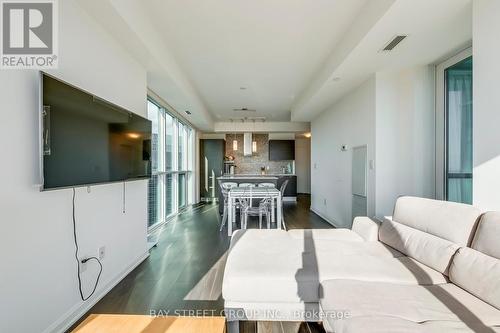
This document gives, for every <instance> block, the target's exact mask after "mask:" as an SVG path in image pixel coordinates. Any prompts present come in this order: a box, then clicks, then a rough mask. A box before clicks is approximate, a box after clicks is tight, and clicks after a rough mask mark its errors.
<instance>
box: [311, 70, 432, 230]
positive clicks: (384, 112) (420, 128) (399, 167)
mask: <svg viewBox="0 0 500 333" xmlns="http://www.w3.org/2000/svg"><path fill="white" fill-rule="evenodd" d="M434 92H435V88H434V68H433V67H432V66H418V67H414V68H408V69H405V70H401V71H394V72H379V73H376V74H375V76H374V77H373V78H371V79H370V80H368V81H367V82H365V83H364V84H362V85H361V86H360V87H358V88H357V89H355V90H353V91H352V92H351V93H350V94H348V95H346V96H345V97H343V98H342V99H341V101H340V102H339V103H337V104H335V105H334V106H333V107H331V108H330V109H329V110H327V111H325V112H323V113H322V114H321V115H320V116H319V117H318V118H316V119H315V120H314V121H313V122H312V124H311V130H312V141H311V151H312V159H311V164H312V177H311V179H312V183H311V190H312V202H311V207H312V209H313V210H314V211H315V212H317V213H318V214H320V215H322V216H323V217H325V218H326V219H328V220H330V222H332V223H333V224H335V225H338V226H350V225H351V222H352V221H351V211H352V208H351V207H352V204H351V197H352V190H351V163H352V161H351V159H352V148H353V147H355V146H359V145H367V148H368V156H367V158H368V161H370V160H372V161H373V166H374V168H373V169H372V168H370V167H369V168H368V178H367V179H368V182H367V186H368V192H367V193H368V196H367V204H368V215H369V216H380V217H381V216H384V215H392V212H393V209H394V203H395V201H396V199H397V198H398V197H399V196H401V195H414V196H421V197H428V198H434V197H435V161H434V157H435V152H434V147H435V135H434V133H435V127H434V119H435V117H434ZM342 144H346V145H347V146H348V151H346V152H341V151H340V146H341V145H342ZM369 164H370V163H369ZM325 199H326V204H325V203H324V200H325Z"/></svg>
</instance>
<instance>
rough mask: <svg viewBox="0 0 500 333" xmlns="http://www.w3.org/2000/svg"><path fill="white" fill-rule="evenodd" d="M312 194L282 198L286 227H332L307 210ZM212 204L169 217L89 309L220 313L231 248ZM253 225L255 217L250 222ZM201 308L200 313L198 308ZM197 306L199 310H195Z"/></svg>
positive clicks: (279, 327) (254, 326) (254, 328)
mask: <svg viewBox="0 0 500 333" xmlns="http://www.w3.org/2000/svg"><path fill="white" fill-rule="evenodd" d="M309 206H310V197H309V196H307V195H299V197H298V201H297V203H285V207H284V213H285V221H286V224H287V228H288V229H297V228H314V229H316V228H331V227H332V226H331V225H330V224H328V223H327V222H326V221H325V220H323V219H322V218H320V217H319V216H318V215H316V214H314V213H312V212H311V211H310V210H309ZM219 226H220V217H219V216H218V207H217V205H215V204H199V205H195V206H193V207H191V208H189V209H187V210H186V211H185V212H183V213H181V214H179V215H178V216H177V217H176V218H174V219H173V220H171V221H170V222H168V223H167V224H166V225H165V226H164V228H163V231H162V233H161V236H160V238H159V242H158V244H157V246H156V247H154V248H152V249H151V253H150V256H149V257H148V258H147V259H146V260H145V261H144V262H142V263H141V264H140V265H139V266H138V267H137V268H136V269H134V270H133V271H132V272H131V273H130V274H129V275H127V277H125V278H124V279H123V280H122V281H121V282H120V283H119V284H118V285H117V286H115V287H114V288H113V289H112V290H111V291H110V292H109V293H108V294H107V295H106V296H105V297H103V298H102V299H101V300H100V301H99V302H98V303H97V304H96V305H95V306H94V307H93V308H92V309H90V311H89V312H88V313H87V314H86V315H85V316H84V317H82V318H81V319H80V321H81V320H83V319H84V318H85V317H86V316H87V315H88V314H90V313H114V314H151V313H156V314H158V313H161V314H163V315H200V314H202V315H220V314H221V313H222V310H223V308H224V302H223V300H222V297H221V284H222V274H223V270H224V264H225V257H226V251H227V249H228V247H229V238H228V237H227V231H226V230H223V231H222V232H221V231H219ZM249 227H250V228H252V227H254V228H255V227H257V221H256V220H254V221H253V222H251V223H249ZM202 310H203V311H204V312H203V313H201V312H200V311H202ZM196 311H198V312H196ZM240 330H241V332H245V333H246V332H284V333H288V332H290V333H291V332H308V333H309V332H323V329H322V328H321V326H320V325H315V324H306V323H302V324H301V323H281V322H277V323H271V322H267V323H262V322H260V323H255V322H248V323H244V324H243V325H242V327H241V329H240Z"/></svg>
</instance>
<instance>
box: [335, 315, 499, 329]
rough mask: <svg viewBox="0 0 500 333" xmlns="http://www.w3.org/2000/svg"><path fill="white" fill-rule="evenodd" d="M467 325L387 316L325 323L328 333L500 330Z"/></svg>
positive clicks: (456, 322) (455, 322)
mask: <svg viewBox="0 0 500 333" xmlns="http://www.w3.org/2000/svg"><path fill="white" fill-rule="evenodd" d="M471 326H472V327H469V326H467V325H466V324H464V323H463V322H459V321H447V320H433V321H426V322H423V323H416V322H413V321H410V320H405V319H401V318H394V317H387V316H376V317H373V316H367V317H356V318H347V319H344V320H342V321H337V322H336V325H335V329H333V328H329V326H327V325H325V329H326V331H327V332H329V333H333V332H335V333H401V332H404V333H443V332H453V333H478V332H485V333H493V332H500V327H498V326H497V327H485V326H484V325H481V324H477V325H471Z"/></svg>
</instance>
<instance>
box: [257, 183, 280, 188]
mask: <svg viewBox="0 0 500 333" xmlns="http://www.w3.org/2000/svg"><path fill="white" fill-rule="evenodd" d="M258 186H259V187H270V188H275V187H276V186H275V185H274V184H273V183H259V185H258Z"/></svg>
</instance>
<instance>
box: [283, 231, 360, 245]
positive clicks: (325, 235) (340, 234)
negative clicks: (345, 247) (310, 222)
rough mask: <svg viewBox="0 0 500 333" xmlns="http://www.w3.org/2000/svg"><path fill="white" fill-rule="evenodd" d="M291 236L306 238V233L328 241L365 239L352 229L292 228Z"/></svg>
mask: <svg viewBox="0 0 500 333" xmlns="http://www.w3.org/2000/svg"><path fill="white" fill-rule="evenodd" d="M288 234H289V235H290V237H292V238H295V239H304V235H305V234H307V235H308V236H311V237H312V238H313V239H314V240H320V239H323V240H326V241H334V240H340V241H349V242H362V241H364V239H363V238H362V237H361V236H360V235H359V234H357V233H356V232H354V231H352V230H350V229H342V228H340V229H291V230H288Z"/></svg>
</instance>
